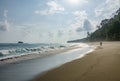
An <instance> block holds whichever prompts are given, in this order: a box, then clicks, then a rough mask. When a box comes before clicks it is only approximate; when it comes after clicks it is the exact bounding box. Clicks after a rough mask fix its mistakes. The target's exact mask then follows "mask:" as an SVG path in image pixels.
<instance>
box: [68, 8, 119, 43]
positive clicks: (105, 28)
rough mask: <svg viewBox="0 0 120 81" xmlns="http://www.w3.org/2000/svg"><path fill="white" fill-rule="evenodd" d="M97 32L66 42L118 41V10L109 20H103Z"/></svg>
mask: <svg viewBox="0 0 120 81" xmlns="http://www.w3.org/2000/svg"><path fill="white" fill-rule="evenodd" d="M97 28H98V29H97V30H96V31H95V32H93V33H90V32H87V35H88V36H87V37H86V38H83V39H78V40H74V41H68V42H81V41H120V8H119V9H118V10H117V11H116V12H115V14H114V16H113V17H112V18H110V19H104V20H102V21H101V23H100V25H99V26H97Z"/></svg>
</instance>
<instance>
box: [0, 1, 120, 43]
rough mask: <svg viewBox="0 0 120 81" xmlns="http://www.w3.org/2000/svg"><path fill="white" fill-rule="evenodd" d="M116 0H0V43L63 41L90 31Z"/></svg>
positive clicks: (110, 11) (114, 6)
mask: <svg viewBox="0 0 120 81" xmlns="http://www.w3.org/2000/svg"><path fill="white" fill-rule="evenodd" d="M118 8H120V0H0V43H16V42H18V41H23V42H26V43H64V42H66V41H68V40H74V39H81V38H84V37H86V36H87V32H93V31H95V30H96V29H97V27H96V26H97V25H99V24H100V22H101V20H103V19H106V18H107V19H109V18H110V17H112V16H113V15H114V13H115V11H116V10H117V9H118Z"/></svg>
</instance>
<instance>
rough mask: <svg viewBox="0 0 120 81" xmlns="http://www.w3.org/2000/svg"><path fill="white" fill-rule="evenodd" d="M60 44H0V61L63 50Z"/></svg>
mask: <svg viewBox="0 0 120 81" xmlns="http://www.w3.org/2000/svg"><path fill="white" fill-rule="evenodd" d="M65 47H66V46H64V45H62V44H44V43H36V44H28V43H0V60H1V59H6V58H11V57H17V56H22V55H27V54H33V53H34V54H35V53H36V54H38V53H44V52H47V51H50V50H55V49H61V48H65Z"/></svg>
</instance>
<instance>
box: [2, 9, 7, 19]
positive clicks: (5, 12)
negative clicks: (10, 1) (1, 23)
mask: <svg viewBox="0 0 120 81" xmlns="http://www.w3.org/2000/svg"><path fill="white" fill-rule="evenodd" d="M7 13H8V10H4V14H3V15H4V17H5V18H7Z"/></svg>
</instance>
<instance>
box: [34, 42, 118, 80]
mask: <svg viewBox="0 0 120 81" xmlns="http://www.w3.org/2000/svg"><path fill="white" fill-rule="evenodd" d="M89 44H90V45H97V48H96V50H95V51H94V52H92V53H89V54H87V55H86V56H85V57H83V58H81V59H78V60H75V61H72V62H69V63H66V64H64V65H62V66H61V67H58V68H56V69H53V70H51V71H48V72H47V73H45V74H43V75H39V76H38V77H36V78H35V79H34V80H32V81H120V42H103V46H102V47H100V46H98V45H99V43H97V42H96V43H89Z"/></svg>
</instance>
